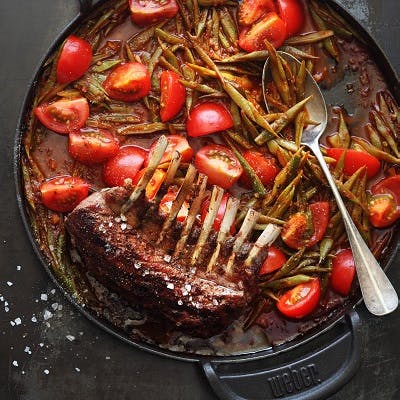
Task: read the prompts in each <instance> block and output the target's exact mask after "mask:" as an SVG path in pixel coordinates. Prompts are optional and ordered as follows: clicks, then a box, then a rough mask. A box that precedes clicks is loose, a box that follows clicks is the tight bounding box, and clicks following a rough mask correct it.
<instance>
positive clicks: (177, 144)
mask: <svg viewBox="0 0 400 400" xmlns="http://www.w3.org/2000/svg"><path fill="white" fill-rule="evenodd" d="M167 140H168V146H167V148H166V149H165V152H164V155H163V156H162V158H161V161H160V164H164V163H167V162H170V161H171V160H172V156H173V154H174V151H175V150H177V151H179V153H180V155H181V157H182V158H181V162H189V161H190V160H191V159H192V157H193V154H194V151H193V149H192V148H191V147H190V145H189V143H188V141H187V140H186V139H185V138H184V137H183V136H179V135H169V136H167ZM156 144H157V140H155V141H154V142H153V143H152V144H151V146H150V149H149V154H148V156H147V159H146V161H145V163H144V165H145V167H146V166H147V165H148V164H149V160H150V158H151V156H152V155H153V152H154V149H155V147H156Z"/></svg>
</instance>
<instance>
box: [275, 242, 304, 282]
mask: <svg viewBox="0 0 400 400" xmlns="http://www.w3.org/2000/svg"><path fill="white" fill-rule="evenodd" d="M305 250H306V248H305V247H302V248H301V249H300V250H298V251H297V252H296V253H294V254H293V255H292V256H291V257H290V258H289V259H288V260H287V261H286V262H285V264H283V266H282V267H281V268H280V269H278V270H277V271H276V272H275V274H274V275H273V276H272V278H271V279H269V281H274V280H276V279H279V278H282V277H284V276H287V275H288V274H290V272H291V271H293V270H294V269H295V268H296V267H297V266H298V265H299V263H300V261H301V259H302V258H303V255H304V252H305Z"/></svg>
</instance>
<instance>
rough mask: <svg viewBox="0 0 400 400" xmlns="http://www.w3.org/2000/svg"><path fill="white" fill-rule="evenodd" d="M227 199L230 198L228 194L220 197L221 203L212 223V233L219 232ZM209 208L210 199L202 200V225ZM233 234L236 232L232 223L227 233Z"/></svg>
mask: <svg viewBox="0 0 400 400" xmlns="http://www.w3.org/2000/svg"><path fill="white" fill-rule="evenodd" d="M229 197H230V196H229V194H228V193H224V195H223V196H222V199H221V203H220V205H219V208H218V212H217V216H216V217H215V219H214V223H213V229H214V232H219V229H220V228H221V222H222V220H223V219H224V215H225V210H226V203H227V202H228V199H229ZM209 206H210V199H209V198H208V199H206V200H204V201H203V203H202V205H201V222H202V223H203V222H204V220H205V219H206V215H207V212H208V208H209ZM235 232H236V229H235V223H233V224H232V226H231V229H230V230H229V233H230V234H231V235H234V234H235Z"/></svg>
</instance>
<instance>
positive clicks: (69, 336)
mask: <svg viewBox="0 0 400 400" xmlns="http://www.w3.org/2000/svg"><path fill="white" fill-rule="evenodd" d="M65 337H66V338H67V339H68V340H69V341H70V342H73V341H74V340H75V336H72V335H67V336H65Z"/></svg>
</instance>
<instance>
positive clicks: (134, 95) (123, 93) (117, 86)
mask: <svg viewBox="0 0 400 400" xmlns="http://www.w3.org/2000/svg"><path fill="white" fill-rule="evenodd" d="M103 87H104V89H105V90H106V92H107V94H108V95H109V96H110V97H111V98H112V99H114V100H120V101H126V102H134V101H138V100H140V99H142V98H143V97H145V96H147V95H148V94H149V92H150V88H151V81H150V74H149V71H148V69H147V67H146V66H145V65H143V64H141V63H138V62H133V61H132V62H128V63H126V64H121V65H119V66H117V67H116V68H114V69H113V70H112V72H111V73H110V74H109V75H108V76H107V78H106V80H105V81H104V82H103Z"/></svg>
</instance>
